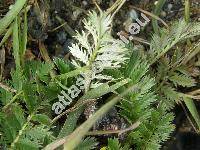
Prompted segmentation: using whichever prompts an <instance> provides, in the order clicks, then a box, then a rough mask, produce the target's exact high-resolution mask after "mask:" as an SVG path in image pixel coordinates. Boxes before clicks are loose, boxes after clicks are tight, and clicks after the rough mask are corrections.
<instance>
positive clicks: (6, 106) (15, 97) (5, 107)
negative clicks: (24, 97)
mask: <svg viewBox="0 0 200 150" xmlns="http://www.w3.org/2000/svg"><path fill="white" fill-rule="evenodd" d="M22 93H23V92H22V91H20V92H19V93H17V94H16V95H15V96H14V97H13V98H12V100H11V101H10V102H9V103H8V104H7V105H5V106H4V107H3V108H2V110H3V111H5V110H6V109H7V108H8V106H10V105H11V104H12V103H13V102H14V101H15V100H16V99H17V97H18V96H19V95H21V94H22Z"/></svg>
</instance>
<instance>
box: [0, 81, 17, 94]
mask: <svg viewBox="0 0 200 150" xmlns="http://www.w3.org/2000/svg"><path fill="white" fill-rule="evenodd" d="M0 87H1V88H2V89H4V90H6V91H8V92H12V93H16V92H17V90H15V89H13V88H11V87H9V86H7V85H5V84H3V83H1V82H0Z"/></svg>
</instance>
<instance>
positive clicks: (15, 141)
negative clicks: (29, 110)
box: [10, 114, 33, 150]
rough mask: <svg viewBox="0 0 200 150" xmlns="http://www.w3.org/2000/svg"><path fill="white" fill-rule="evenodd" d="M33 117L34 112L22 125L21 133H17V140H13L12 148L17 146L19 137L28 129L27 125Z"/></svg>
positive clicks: (11, 149)
mask: <svg viewBox="0 0 200 150" xmlns="http://www.w3.org/2000/svg"><path fill="white" fill-rule="evenodd" d="M32 117H33V114H31V115H29V116H28V118H27V122H26V123H25V124H24V125H23V126H22V128H21V130H19V133H18V135H17V137H16V138H15V140H14V141H13V142H12V144H11V147H10V150H13V149H14V147H15V144H16V143H17V142H18V141H19V138H20V137H21V136H22V134H23V132H24V131H25V130H26V127H27V126H28V124H29V122H30V121H31V119H32Z"/></svg>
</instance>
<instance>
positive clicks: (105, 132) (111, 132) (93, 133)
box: [87, 121, 140, 136]
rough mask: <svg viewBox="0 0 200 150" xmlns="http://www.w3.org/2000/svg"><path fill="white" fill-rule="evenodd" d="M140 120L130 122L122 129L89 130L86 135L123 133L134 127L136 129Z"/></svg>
mask: <svg viewBox="0 0 200 150" xmlns="http://www.w3.org/2000/svg"><path fill="white" fill-rule="evenodd" d="M139 125H140V122H139V121H137V122H136V123H134V124H132V125H131V126H130V127H128V128H126V129H122V130H107V131H91V132H88V133H87V135H92V136H94V135H105V134H123V133H125V132H128V131H132V130H134V129H136V128H137V127H139Z"/></svg>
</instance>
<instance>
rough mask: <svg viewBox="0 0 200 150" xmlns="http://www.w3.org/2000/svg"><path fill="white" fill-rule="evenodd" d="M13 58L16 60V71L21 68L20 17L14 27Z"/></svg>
mask: <svg viewBox="0 0 200 150" xmlns="http://www.w3.org/2000/svg"><path fill="white" fill-rule="evenodd" d="M13 56H14V58H15V64H16V69H19V68H20V55H19V26H18V17H16V19H15V22H14V26H13Z"/></svg>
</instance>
